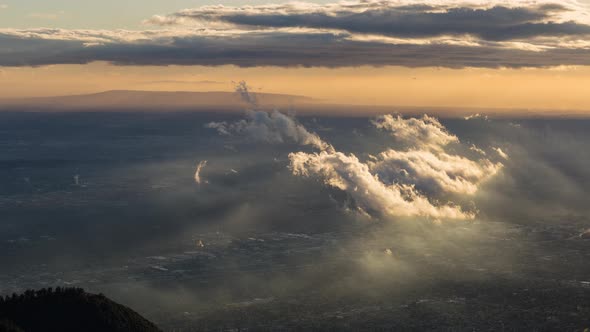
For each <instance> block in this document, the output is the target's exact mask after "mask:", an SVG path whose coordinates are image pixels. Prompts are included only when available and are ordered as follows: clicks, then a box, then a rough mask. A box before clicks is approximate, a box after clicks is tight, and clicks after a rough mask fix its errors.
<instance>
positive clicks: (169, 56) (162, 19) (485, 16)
mask: <svg viewBox="0 0 590 332" xmlns="http://www.w3.org/2000/svg"><path fill="white" fill-rule="evenodd" d="M584 19H587V15H586V9H585V8H584V7H580V6H579V5H578V4H577V3H569V2H568V3H551V2H546V3H526V2H522V3H517V4H514V5H512V6H508V5H507V4H505V3H501V4H493V3H492V4H482V3H472V4H469V3H466V4H463V5H458V4H456V3H448V4H436V5H434V4H429V3H417V2H411V3H410V2H409V3H408V4H405V5H404V4H400V3H395V4H394V3H390V2H380V1H360V2H357V3H355V2H352V3H347V4H326V5H314V4H306V3H299V4H286V5H266V6H245V7H230V6H204V7H200V8H196V9H187V10H183V11H180V12H177V13H173V14H171V15H168V16H154V17H152V18H151V19H149V20H147V21H146V23H148V24H152V25H163V26H164V29H162V30H144V31H124V30H113V31H108V30H63V29H21V30H18V29H0V44H2V45H3V47H2V49H1V50H0V66H41V65H49V64H81V63H88V62H92V61H107V62H111V63H114V64H118V65H207V66H208V65H227V64H232V65H237V66H243V67H251V66H284V67H288V66H322V67H343V66H360V65H370V66H383V65H399V66H408V67H423V66H443V67H451V68H461V67H486V68H497V67H516V68H518V67H544V66H558V65H588V64H590V60H589V59H590V56H589V55H590V52H589V46H588V40H589V39H588V36H589V35H590V26H589V25H588V24H587V23H586V22H585V21H583V20H584ZM195 25H196V26H195ZM170 26H174V28H170Z"/></svg>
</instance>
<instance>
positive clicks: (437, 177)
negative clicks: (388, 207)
mask: <svg viewBox="0 0 590 332" xmlns="http://www.w3.org/2000/svg"><path fill="white" fill-rule="evenodd" d="M507 157H508V156H506V158H507ZM369 167H370V169H371V172H372V173H374V174H376V175H378V176H379V179H380V180H381V181H383V182H385V183H391V184H393V183H403V184H407V185H415V187H416V189H418V190H420V191H421V192H424V193H428V194H430V195H438V194H441V193H453V194H466V195H473V194H475V193H476V192H477V189H478V187H479V185H480V184H481V183H482V182H484V181H485V180H487V179H489V178H491V177H492V176H494V175H495V174H496V173H497V172H498V171H499V170H500V169H501V168H502V164H500V163H492V162H491V161H489V160H487V159H483V160H479V161H472V160H469V159H467V158H465V157H462V156H458V155H450V154H447V153H433V152H431V151H425V150H410V151H396V150H392V149H390V150H387V151H385V152H382V153H381V154H380V155H379V157H378V161H376V162H371V163H369Z"/></svg>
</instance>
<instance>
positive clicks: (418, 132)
mask: <svg viewBox="0 0 590 332" xmlns="http://www.w3.org/2000/svg"><path fill="white" fill-rule="evenodd" d="M371 122H372V123H373V125H375V127H377V128H379V129H383V130H387V131H389V132H390V133H391V136H393V137H395V139H396V140H398V141H400V142H401V143H403V144H405V145H408V146H414V147H418V148H427V149H432V150H441V149H442V148H443V147H444V146H446V145H448V144H449V143H454V142H459V139H458V138H457V136H455V135H453V134H450V133H449V132H448V131H447V130H446V129H445V127H444V126H443V125H442V124H441V123H440V122H439V121H438V120H437V119H436V118H434V117H430V116H428V115H426V114H425V115H423V116H422V117H421V118H408V119H404V118H403V117H402V116H401V115H397V116H393V115H391V114H386V115H380V116H378V117H377V118H376V119H374V120H373V121H371Z"/></svg>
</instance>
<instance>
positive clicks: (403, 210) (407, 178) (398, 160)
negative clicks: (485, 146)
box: [289, 115, 508, 219]
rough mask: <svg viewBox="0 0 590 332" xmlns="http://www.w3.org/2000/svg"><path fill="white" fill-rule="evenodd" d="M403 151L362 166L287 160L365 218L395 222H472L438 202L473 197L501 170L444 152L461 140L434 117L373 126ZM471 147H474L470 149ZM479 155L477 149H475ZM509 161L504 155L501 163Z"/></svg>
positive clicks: (307, 157)
mask: <svg viewBox="0 0 590 332" xmlns="http://www.w3.org/2000/svg"><path fill="white" fill-rule="evenodd" d="M372 122H373V124H374V125H375V126H376V127H377V128H380V129H385V130H388V131H390V132H391V134H392V136H394V137H395V139H397V140H399V141H401V142H403V143H404V144H405V145H406V150H405V151H398V150H394V149H387V150H386V151H384V152H382V153H380V154H379V155H378V156H372V155H371V156H370V157H369V161H366V162H362V161H361V160H359V159H358V157H356V156H355V155H354V154H349V155H347V154H344V153H342V152H338V151H335V150H333V149H332V150H329V151H322V152H320V153H304V152H297V153H291V154H290V155H289V159H290V168H291V170H292V172H293V174H294V175H300V176H306V177H317V178H319V179H321V180H322V181H323V182H324V183H325V184H326V185H328V186H331V187H335V188H338V189H341V190H343V191H346V192H347V193H348V194H349V195H350V196H351V197H352V198H353V199H354V200H355V203H356V204H357V206H358V207H359V209H360V210H361V211H362V212H363V213H368V214H369V215H373V216H375V215H377V216H385V217H397V216H423V217H430V218H435V219H446V218H448V219H472V218H474V216H475V215H474V213H473V212H467V211H463V210H462V208H461V207H460V206H458V205H456V204H454V203H447V204H441V203H439V200H440V198H447V199H448V198H449V197H454V196H448V195H449V194H451V195H462V196H465V195H473V194H475V193H476V192H477V190H478V189H479V186H480V185H481V184H482V183H483V182H485V181H486V180H488V179H490V178H491V177H493V176H494V175H495V174H496V173H497V172H498V171H499V170H500V169H501V168H502V167H503V165H502V164H501V163H494V162H492V161H490V160H488V159H479V160H477V161H474V160H470V159H468V158H466V157H464V156H460V155H452V154H449V153H448V152H446V151H445V147H446V146H447V145H448V144H449V143H451V142H454V143H459V139H458V138H457V137H456V136H455V135H453V134H451V133H449V132H448V131H447V130H446V128H445V127H444V126H443V125H442V124H441V123H440V122H439V121H438V120H437V119H436V118H433V117H429V116H427V115H425V116H423V117H421V118H408V119H404V118H403V117H401V116H395V117H394V116H391V115H383V116H379V117H377V118H376V119H375V120H373V121H372ZM472 147H475V146H474V145H472ZM475 148H476V149H478V150H480V151H482V150H481V149H479V148H477V147H475ZM504 157H505V158H508V156H507V155H505V156H503V158H504Z"/></svg>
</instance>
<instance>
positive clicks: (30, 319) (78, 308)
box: [0, 287, 160, 332]
mask: <svg viewBox="0 0 590 332" xmlns="http://www.w3.org/2000/svg"><path fill="white" fill-rule="evenodd" d="M0 331H14V332H16V331H27V332H36V331H63V332H67V331H72V332H73V331H87V332H98V331H121V332H122V331H160V329H158V328H157V327H156V326H155V325H154V324H153V323H151V322H150V321H148V320H146V319H145V318H143V317H141V316H140V315H139V314H138V313H136V312H135V311H133V310H131V309H129V308H127V307H125V306H123V305H120V304H118V303H115V302H113V301H111V300H109V299H108V298H106V297H105V296H104V295H95V294H89V293H86V292H84V290H83V289H81V288H59V287H58V288H56V289H55V290H53V289H51V288H49V289H41V290H38V291H33V290H28V291H26V292H25V293H23V294H21V295H17V294H13V295H12V296H7V297H4V298H2V297H0Z"/></svg>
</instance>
